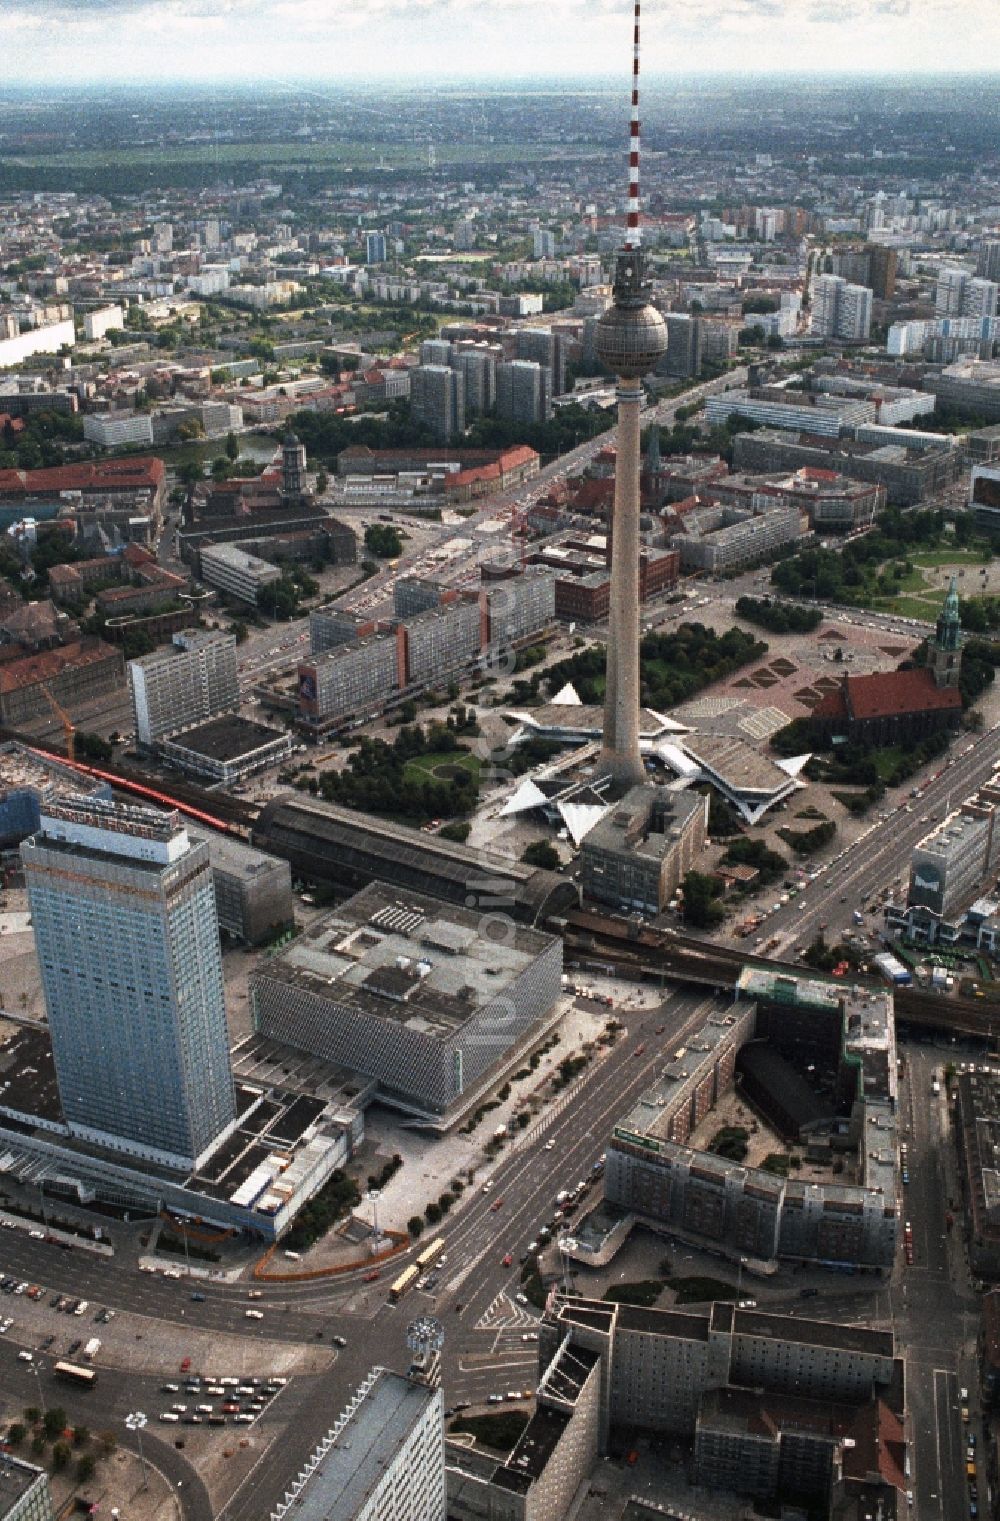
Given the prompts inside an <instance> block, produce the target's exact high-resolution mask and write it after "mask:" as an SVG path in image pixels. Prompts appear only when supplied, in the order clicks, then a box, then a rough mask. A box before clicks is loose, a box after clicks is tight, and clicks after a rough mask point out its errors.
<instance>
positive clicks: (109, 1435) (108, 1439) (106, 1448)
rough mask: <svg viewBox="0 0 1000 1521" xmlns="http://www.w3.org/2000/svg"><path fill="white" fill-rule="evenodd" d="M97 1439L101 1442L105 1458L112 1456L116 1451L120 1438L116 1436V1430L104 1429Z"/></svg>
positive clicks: (102, 1453) (102, 1454)
mask: <svg viewBox="0 0 1000 1521" xmlns="http://www.w3.org/2000/svg"><path fill="white" fill-rule="evenodd" d="M97 1440H98V1443H99V1444H100V1448H101V1456H102V1457H103V1458H110V1456H111V1454H112V1453H113V1452H114V1451H115V1449H116V1447H117V1446H118V1438H117V1437H116V1436H115V1434H114V1432H113V1431H110V1430H109V1431H102V1432H101V1433H100V1434H99V1435H98V1438H97Z"/></svg>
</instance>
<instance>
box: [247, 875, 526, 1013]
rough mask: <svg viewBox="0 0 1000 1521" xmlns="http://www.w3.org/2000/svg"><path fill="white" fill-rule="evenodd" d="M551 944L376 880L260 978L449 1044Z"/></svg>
mask: <svg viewBox="0 0 1000 1521" xmlns="http://www.w3.org/2000/svg"><path fill="white" fill-rule="evenodd" d="M554 943H555V937H554V936H552V935H546V934H542V933H541V932H540V931H538V930H532V929H526V928H523V927H521V926H519V925H513V926H512V925H511V924H509V923H507V924H505V926H504V938H503V939H502V940H494V939H490V938H487V937H486V936H484V934H483V917H482V915H481V914H479V913H476V912H473V911H470V910H467V909H461V908H457V907H452V906H451V905H450V904H446V903H444V902H442V901H440V900H439V899H436V898H425V897H422V896H421V895H419V894H417V893H414V892H408V891H406V890H405V889H402V888H400V889H394V888H392V887H389V886H387V885H386V884H385V883H383V882H373V883H371V885H370V886H368V887H366V888H363V889H362V891H361V892H359V893H357V894H356V895H355V896H354V897H353V898H350V899H348V901H347V902H346V903H344V904H342V905H341V906H340V907H339V908H336V909H333V910H332V911H331V912H330V913H329V914H326V915H324V916H323V918H321V919H320V920H318V921H317V922H316V923H315V924H313V925H312V926H311V927H310V928H309V929H308V930H306V931H305V933H304V934H302V935H300V936H299V937H298V939H297V940H295V941H293V942H292V944H291V945H289V946H288V947H287V949H285V950H284V951H282V952H281V953H280V955H278V956H275V957H273V958H272V959H271V960H269V961H267V962H265V963H264V964H263V965H262V966H261V967H260V968H259V970H258V971H257V973H256V974H255V975H256V977H257V979H259V980H260V981H262V982H265V981H267V982H279V983H285V984H287V985H289V986H291V987H295V988H300V989H302V990H303V991H304V992H309V993H312V994H315V995H316V996H317V997H321V998H323V999H325V1000H328V1001H329V1002H330V1003H331V1004H337V1005H339V1006H340V1007H345V1006H348V1007H351V1008H354V1009H360V1010H363V1011H364V1012H365V1013H368V1014H374V1015H377V1016H379V1017H381V1018H383V1019H392V1020H396V1021H398V1022H399V1023H401V1024H406V1025H408V1026H410V1027H411V1028H413V1029H418V1030H420V1031H421V1032H422V1033H424V1034H427V1035H437V1036H438V1037H440V1038H441V1039H446V1038H448V1037H450V1036H452V1035H453V1034H454V1033H455V1031H456V1030H458V1029H460V1028H461V1027H462V1026H463V1025H464V1024H466V1023H467V1022H468V1021H469V1020H470V1019H471V1018H473V1016H474V1015H476V1014H477V1013H478V1012H479V1010H480V1009H481V1008H482V1006H483V1005H484V1004H485V1003H489V1002H491V1001H492V1000H493V999H495V998H497V997H498V996H499V995H500V994H501V993H502V992H503V991H504V989H505V988H506V987H508V986H509V985H510V984H511V983H512V982H513V981H514V979H515V978H517V977H519V976H520V974H521V973H522V972H524V971H525V970H526V969H527V968H528V967H529V966H530V965H531V964H532V962H534V961H535V960H536V959H537V958H538V957H539V956H541V955H543V954H545V952H547V951H548V950H549V949H550V948H551V947H552V945H553V944H554Z"/></svg>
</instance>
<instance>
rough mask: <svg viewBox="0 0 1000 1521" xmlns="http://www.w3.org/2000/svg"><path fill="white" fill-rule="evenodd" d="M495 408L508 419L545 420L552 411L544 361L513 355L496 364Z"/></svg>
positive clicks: (550, 377) (515, 420)
mask: <svg viewBox="0 0 1000 1521" xmlns="http://www.w3.org/2000/svg"><path fill="white" fill-rule="evenodd" d="M496 387H497V391H496V396H497V399H496V410H497V416H498V417H504V418H507V419H508V420H509V421H510V422H518V423H524V424H526V425H531V424H533V423H540V422H545V421H546V420H547V419H548V418H549V417H551V415H552V372H551V370H550V369H549V368H548V367H547V366H546V365H541V364H538V363H536V362H534V361H532V360H527V359H512V360H509V361H508V362H506V363H504V364H498V365H497V371H496Z"/></svg>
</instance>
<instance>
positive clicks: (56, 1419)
mask: <svg viewBox="0 0 1000 1521" xmlns="http://www.w3.org/2000/svg"><path fill="white" fill-rule="evenodd" d="M42 1426H43V1427H44V1430H45V1435H46V1436H47V1437H48V1438H49V1440H50V1441H51V1440H52V1438H53V1437H57V1436H59V1435H60V1433H61V1432H63V1431H65V1430H66V1412H65V1410H64V1409H63V1408H62V1406H61V1405H50V1406H49V1408H48V1410H46V1412H45V1414H44V1415H43V1417H42Z"/></svg>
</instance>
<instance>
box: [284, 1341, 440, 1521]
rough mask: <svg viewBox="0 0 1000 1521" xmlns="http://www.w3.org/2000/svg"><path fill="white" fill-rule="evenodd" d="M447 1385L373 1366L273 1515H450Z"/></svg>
mask: <svg viewBox="0 0 1000 1521" xmlns="http://www.w3.org/2000/svg"><path fill="white" fill-rule="evenodd" d="M445 1515H446V1494H445V1444H444V1400H443V1397H442V1395H441V1391H440V1389H432V1388H430V1387H429V1386H428V1385H426V1384H422V1383H419V1382H417V1381H416V1380H413V1379H408V1378H403V1377H401V1376H400V1374H398V1373H392V1372H390V1371H389V1370H388V1369H386V1368H373V1369H372V1371H371V1373H370V1374H369V1375H368V1377H367V1378H366V1379H365V1380H364V1382H363V1383H362V1384H361V1386H360V1387H359V1388H358V1389H357V1390H356V1391H355V1393H354V1396H353V1398H352V1399H351V1402H350V1404H349V1405H348V1406H347V1408H346V1409H345V1410H344V1412H343V1414H342V1415H341V1416H340V1417H339V1419H338V1420H337V1421H336V1423H335V1424H334V1425H333V1426H332V1427H331V1429H330V1431H329V1432H328V1433H327V1435H326V1437H325V1438H324V1439H323V1440H322V1441H321V1442H320V1443H319V1445H318V1447H317V1448H316V1450H315V1452H314V1454H313V1455H312V1457H311V1458H310V1459H309V1461H308V1462H307V1464H306V1466H305V1468H304V1469H303V1470H302V1471H301V1472H300V1473H299V1475H298V1476H297V1478H296V1479H295V1481H294V1482H293V1483H292V1485H291V1486H290V1488H289V1491H288V1493H287V1495H286V1497H285V1499H284V1500H283V1501H282V1503H281V1504H280V1505H279V1506H278V1508H277V1510H274V1511H272V1512H271V1521H445Z"/></svg>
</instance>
